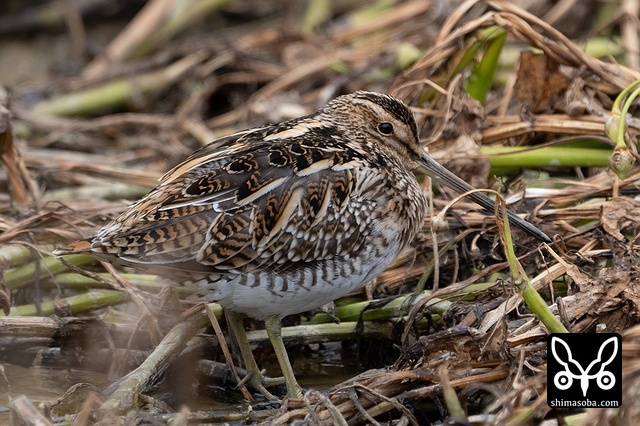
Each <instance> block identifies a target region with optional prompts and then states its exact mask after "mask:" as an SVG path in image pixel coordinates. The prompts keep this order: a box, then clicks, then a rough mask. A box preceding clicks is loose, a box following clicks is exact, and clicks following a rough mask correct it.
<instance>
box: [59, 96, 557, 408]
mask: <svg viewBox="0 0 640 426" xmlns="http://www.w3.org/2000/svg"><path fill="white" fill-rule="evenodd" d="M418 168H422V169H424V171H425V172H427V173H428V174H430V175H431V176H432V177H434V178H435V179H437V180H438V181H440V182H442V183H444V184H446V185H448V186H451V187H452V188H454V189H456V190H458V191H461V192H464V191H467V190H469V189H472V188H471V187H470V186H469V185H468V184H466V183H465V182H463V181H461V180H460V179H458V178H456V177H455V176H453V175H452V174H451V173H449V172H448V171H447V170H446V169H444V168H442V167H441V166H440V165H439V164H438V163H436V162H435V161H433V160H432V159H431V157H429V156H428V154H426V153H425V152H424V151H423V150H422V148H421V147H420V143H419V139H418V132H417V127H416V123H415V121H414V118H413V115H412V113H411V111H410V109H409V108H407V107H406V106H405V105H403V104H402V103H401V102H400V101H398V100H396V99H394V98H392V97H390V96H388V95H383V94H378V93H372V92H363V91H360V92H356V93H354V94H351V95H346V96H342V97H339V98H336V99H335V100H333V101H331V102H330V103H329V104H327V105H326V106H325V107H324V108H322V109H320V110H319V111H317V112H315V113H313V114H311V115H308V116H305V117H300V118H297V119H294V120H290V121H286V122H282V123H279V124H274V125H269V126H265V127H260V128H256V129H251V130H246V131H243V132H239V133H236V134H233V135H230V136H227V137H223V138H221V139H218V140H216V141H214V142H213V143H211V144H210V145H208V146H206V147H204V148H202V149H201V150H199V151H197V152H195V153H194V154H193V155H192V156H191V157H189V158H188V159H187V160H185V161H184V162H183V163H181V164H179V165H178V166H176V167H175V168H173V169H172V170H170V171H169V172H168V173H167V174H166V175H165V176H164V177H163V178H162V179H161V181H160V184H159V185H158V187H156V188H155V189H154V190H152V191H151V192H150V193H149V194H147V195H146V196H145V197H144V198H142V199H141V200H140V201H138V202H137V203H135V204H134V205H132V206H131V207H130V208H129V209H127V210H126V211H125V212H124V213H122V214H121V215H120V216H119V217H117V218H116V219H115V220H114V221H113V222H111V223H109V224H108V225H106V226H105V227H104V228H103V229H101V230H100V231H99V232H98V234H97V235H96V236H94V237H92V238H89V239H88V240H83V241H79V242H76V243H73V244H71V245H69V246H67V247H63V248H61V249H59V250H57V251H56V253H55V254H56V255H64V254H70V253H78V252H90V253H92V254H94V255H96V256H97V257H98V258H101V259H105V260H109V261H118V262H124V263H126V264H129V265H130V266H133V267H136V266H138V267H153V268H154V270H155V271H157V272H158V271H159V272H160V273H162V274H166V275H169V276H172V277H174V278H175V279H178V280H188V281H190V282H191V284H190V285H191V286H192V287H194V288H196V289H197V291H198V292H199V293H200V294H201V295H202V296H203V297H204V298H205V299H207V300H209V301H217V302H219V303H220V304H221V305H222V306H223V307H225V309H227V310H228V312H232V313H235V314H234V315H231V316H230V318H231V320H232V321H231V325H232V327H233V329H234V332H235V333H236V335H237V336H238V339H239V340H240V341H241V342H240V347H241V349H242V353H243V359H244V361H245V364H247V365H246V367H247V369H248V370H249V371H250V374H251V375H252V377H251V379H250V382H251V384H252V385H253V386H254V387H256V388H257V389H258V390H260V391H261V392H262V393H263V394H265V396H267V397H268V398H273V395H271V394H270V393H269V392H268V391H267V390H266V389H265V388H264V386H265V385H269V384H271V383H270V382H268V381H266V380H265V379H264V378H263V377H262V376H261V375H260V371H259V369H258V367H257V365H256V363H255V361H254V360H253V357H252V355H251V351H250V349H249V346H248V343H247V342H246V335H245V334H244V330H243V329H242V324H241V317H239V316H238V315H237V314H245V315H248V316H250V317H253V318H257V319H264V320H265V324H266V328H267V331H268V333H269V337H270V340H271V342H272V344H273V345H274V349H275V351H276V355H277V356H278V360H279V362H280V365H281V369H282V371H283V375H284V378H285V381H286V384H287V394H288V396H291V397H300V396H301V395H302V394H301V389H300V387H299V386H298V384H297V382H296V380H295V377H294V376H293V372H292V371H291V366H290V364H289V360H288V357H287V354H286V351H285V349H284V345H283V344H282V339H281V338H280V335H279V333H280V319H281V318H282V317H284V316H286V315H290V314H295V313H299V312H304V311H307V310H310V309H314V308H317V307H319V306H321V305H323V304H325V303H328V302H330V301H332V300H334V299H337V298H339V297H341V296H343V295H345V294H347V293H349V292H350V291H352V290H355V289H356V288H358V287H360V286H362V285H364V284H365V283H366V282H368V281H369V280H371V279H373V278H375V277H376V276H377V275H378V274H379V273H380V272H382V271H383V270H384V269H385V268H386V267H387V266H388V265H389V264H390V263H391V262H392V261H393V260H394V258H395V257H396V256H397V255H398V254H399V253H400V251H401V250H402V249H403V248H404V247H405V246H406V245H407V244H408V243H409V242H410V241H411V240H412V239H413V238H414V236H415V235H416V234H417V233H418V231H419V230H420V228H421V226H422V223H423V220H424V216H425V213H426V210H427V201H426V197H425V195H424V194H423V193H422V191H421V188H420V186H419V184H418V181H417V180H416V178H415V176H414V175H413V173H412V170H414V169H418ZM471 198H473V199H474V200H475V201H477V202H478V203H480V204H481V205H482V206H484V207H485V208H490V207H491V206H492V205H493V202H492V201H491V200H490V199H489V198H487V197H486V196H484V195H482V194H478V193H474V194H473V195H472V196H471ZM509 217H510V219H512V220H513V221H514V224H515V225H516V226H518V227H521V228H523V229H524V230H526V231H527V232H529V233H530V234H532V235H534V236H536V237H537V238H539V239H542V240H548V237H547V236H546V235H545V234H543V233H541V232H540V231H538V230H537V229H536V228H535V227H533V226H532V225H530V224H529V223H528V222H525V221H524V220H522V219H520V218H518V217H517V216H515V215H513V214H511V213H510V214H509ZM243 336H244V337H243ZM243 339H244V340H245V341H244V342H242V340H243Z"/></svg>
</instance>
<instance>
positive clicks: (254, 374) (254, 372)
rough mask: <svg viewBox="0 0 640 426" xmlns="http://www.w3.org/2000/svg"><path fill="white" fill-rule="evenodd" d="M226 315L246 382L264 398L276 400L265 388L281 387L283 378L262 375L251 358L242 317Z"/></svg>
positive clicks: (232, 313) (236, 314)
mask: <svg viewBox="0 0 640 426" xmlns="http://www.w3.org/2000/svg"><path fill="white" fill-rule="evenodd" d="M226 314H227V319H228V321H229V326H230V327H231V329H232V330H233V334H234V335H235V336H236V341H237V342H238V347H239V348H240V354H241V355H242V360H243V361H244V368H245V369H246V370H247V372H248V375H247V378H246V382H247V383H248V384H249V385H251V387H252V388H254V389H255V390H257V391H258V392H260V393H261V394H262V395H264V397H265V398H267V399H269V400H277V399H278V398H276V397H275V396H274V395H273V394H272V393H271V392H269V391H268V390H267V389H266V387H267V386H277V385H281V384H282V383H283V382H284V380H283V378H282V377H278V378H270V377H264V376H263V375H262V372H261V371H260V369H259V368H258V364H257V363H256V360H255V358H254V357H253V353H252V352H251V346H250V345H249V339H248V338H247V332H246V331H245V329H244V324H243V323H242V319H243V315H242V314H238V313H235V312H231V311H226Z"/></svg>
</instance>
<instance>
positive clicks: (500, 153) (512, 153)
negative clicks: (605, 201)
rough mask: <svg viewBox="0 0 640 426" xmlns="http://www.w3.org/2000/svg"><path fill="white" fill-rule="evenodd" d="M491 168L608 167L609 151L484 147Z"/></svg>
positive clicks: (484, 153) (571, 148) (482, 149)
mask: <svg viewBox="0 0 640 426" xmlns="http://www.w3.org/2000/svg"><path fill="white" fill-rule="evenodd" d="M480 152H482V154H483V155H486V156H487V158H488V160H489V164H491V167H494V168H500V169H503V168H505V169H511V168H537V167H608V165H609V155H611V149H607V150H604V149H576V148H573V147H562V146H550V147H544V148H540V149H528V148H520V147H505V146H501V147H495V146H484V147H482V148H480Z"/></svg>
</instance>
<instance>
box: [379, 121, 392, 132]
mask: <svg viewBox="0 0 640 426" xmlns="http://www.w3.org/2000/svg"><path fill="white" fill-rule="evenodd" d="M378 131H379V132H380V133H382V134H383V135H390V134H391V133H393V125H392V124H391V123H387V122H386V121H385V122H384V123H380V124H378Z"/></svg>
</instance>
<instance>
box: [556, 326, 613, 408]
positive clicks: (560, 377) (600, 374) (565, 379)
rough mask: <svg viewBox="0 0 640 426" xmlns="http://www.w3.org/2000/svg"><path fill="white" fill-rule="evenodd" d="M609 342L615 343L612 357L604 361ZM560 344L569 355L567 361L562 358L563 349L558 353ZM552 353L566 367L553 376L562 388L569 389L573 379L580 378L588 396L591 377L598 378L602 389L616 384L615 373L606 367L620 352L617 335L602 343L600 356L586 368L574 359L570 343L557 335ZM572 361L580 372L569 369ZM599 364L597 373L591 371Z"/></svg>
mask: <svg viewBox="0 0 640 426" xmlns="http://www.w3.org/2000/svg"><path fill="white" fill-rule="evenodd" d="M609 344H613V351H612V352H613V353H612V354H611V357H609V359H607V360H606V361H603V360H602V356H603V352H604V349H605V347H606V346H607V345H609ZM559 345H561V346H562V347H563V348H564V351H565V353H566V355H567V356H568V357H569V358H568V359H567V360H566V361H563V360H562V359H561V357H562V351H560V353H558V350H557V349H559ZM551 353H552V354H553V357H554V358H555V359H556V361H558V363H560V364H561V365H562V366H563V367H564V371H560V372H558V373H556V375H555V376H554V377H553V383H554V384H555V386H556V387H557V388H558V389H560V390H567V389H569V388H570V387H571V385H573V379H579V380H580V387H581V388H582V396H583V397H586V396H587V389H589V380H591V379H596V383H597V384H598V387H599V388H600V389H602V390H609V389H611V388H612V387H613V386H614V385H615V384H616V378H615V376H614V375H613V373H611V372H610V371H605V367H606V366H607V365H609V364H611V361H613V359H614V358H615V356H616V354H617V353H618V340H617V339H616V338H615V337H611V338H609V339H607V340H605V341H604V342H603V343H602V345H600V349H599V350H598V357H597V358H596V359H595V360H593V361H591V364H589V366H588V367H587V368H585V369H583V368H582V366H581V365H580V363H579V362H578V361H576V360H575V359H573V355H572V354H571V349H570V348H569V345H567V343H566V342H565V341H564V340H562V339H560V338H558V337H556V336H553V337H552V338H551ZM570 363H571V364H573V365H574V366H575V368H577V369H578V371H580V374H573V373H572V372H571V370H570V369H569V364H570ZM598 365H599V367H600V368H599V370H598V371H597V372H596V373H591V370H592V369H595V368H596V366H598Z"/></svg>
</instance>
